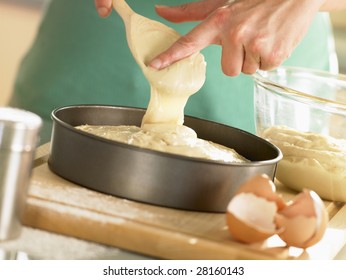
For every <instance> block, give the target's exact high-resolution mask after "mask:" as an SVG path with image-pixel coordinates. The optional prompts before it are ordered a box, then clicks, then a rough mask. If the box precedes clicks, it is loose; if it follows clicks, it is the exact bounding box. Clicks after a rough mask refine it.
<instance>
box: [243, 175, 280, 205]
mask: <svg viewBox="0 0 346 280" xmlns="http://www.w3.org/2000/svg"><path fill="white" fill-rule="evenodd" d="M238 193H252V194H254V195H256V196H258V197H262V198H265V199H267V200H268V201H273V202H275V203H276V205H277V207H278V210H279V211H280V210H281V209H283V208H285V207H286V203H285V202H284V200H283V199H282V197H281V196H280V195H279V194H278V193H276V187H275V184H274V182H273V181H272V180H271V179H270V178H269V176H268V175H266V174H259V175H255V176H254V177H252V178H251V179H249V180H248V181H246V182H245V183H244V184H242V185H241V186H240V187H239V189H238V191H237V194H238Z"/></svg>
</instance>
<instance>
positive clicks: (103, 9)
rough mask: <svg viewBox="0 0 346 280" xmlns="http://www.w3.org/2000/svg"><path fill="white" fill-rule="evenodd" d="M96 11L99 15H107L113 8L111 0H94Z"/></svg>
mask: <svg viewBox="0 0 346 280" xmlns="http://www.w3.org/2000/svg"><path fill="white" fill-rule="evenodd" d="M94 2H95V7H96V10H97V13H98V14H99V16H100V17H103V18H105V17H108V16H109V15H110V13H111V12H112V9H113V1H112V0H94Z"/></svg>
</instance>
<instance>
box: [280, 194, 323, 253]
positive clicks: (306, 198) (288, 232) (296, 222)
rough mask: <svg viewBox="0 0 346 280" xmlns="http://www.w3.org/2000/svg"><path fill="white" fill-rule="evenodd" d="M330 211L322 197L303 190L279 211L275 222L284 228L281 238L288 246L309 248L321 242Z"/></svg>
mask: <svg viewBox="0 0 346 280" xmlns="http://www.w3.org/2000/svg"><path fill="white" fill-rule="evenodd" d="M328 220H329V217H328V212H327V210H326V209H325V207H324V204H323V201H322V200H321V198H320V197H319V196H318V195H317V194H316V193H315V192H314V191H311V190H303V192H301V193H299V194H298V195H297V196H296V198H295V199H294V200H293V202H292V203H291V204H290V205H288V206H287V207H286V208H284V209H282V210H281V211H279V212H278V214H277V216H276V218H275V222H276V224H277V225H278V226H279V227H280V228H282V232H280V233H279V236H280V238H281V239H282V240H283V241H285V242H286V244H287V245H288V246H294V247H299V248H303V249H305V248H308V247H310V246H312V245H314V244H316V243H317V242H319V241H320V240H321V239H322V237H323V235H324V233H325V231H326V228H327V224H328Z"/></svg>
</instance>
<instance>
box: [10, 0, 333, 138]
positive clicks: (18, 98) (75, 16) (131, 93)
mask: <svg viewBox="0 0 346 280" xmlns="http://www.w3.org/2000/svg"><path fill="white" fill-rule="evenodd" d="M127 2H128V3H129V5H130V6H131V7H132V8H133V9H134V10H135V11H136V12H137V13H139V14H141V15H143V16H146V17H148V18H151V19H154V20H158V21H163V22H164V23H165V24H167V25H169V26H171V27H172V28H174V29H176V30H177V31H178V32H180V33H181V34H185V33H187V32H188V31H189V30H191V28H192V27H193V26H194V25H195V24H196V23H181V24H173V23H169V22H167V21H165V20H163V19H161V18H160V17H159V16H157V15H156V13H155V11H154V5H155V4H163V5H164V4H166V5H175V4H180V3H186V0H146V1H143V0H128V1H127ZM283 20H284V19H283ZM297 28H299V27H297ZM330 35H331V28H330V24H329V17H328V15H327V14H319V15H318V16H317V17H316V19H315V20H314V22H313V23H312V26H311V28H310V30H309V32H308V34H307V35H306V36H305V38H304V40H303V41H302V42H301V43H300V45H299V46H298V47H297V48H296V50H295V51H294V53H293V54H292V55H291V57H290V58H289V59H288V60H287V61H286V62H285V63H284V64H286V65H295V66H302V67H309V68H316V69H323V70H330V67H331V66H330V55H331V54H332V53H333V42H332V40H330ZM202 53H203V54H204V56H205V60H206V62H207V77H206V82H205V84H204V86H203V87H202V89H201V90H200V91H199V92H197V93H196V94H194V95H193V96H192V97H191V98H190V99H189V101H188V103H187V105H186V108H185V114H186V115H192V116H197V117H200V118H205V119H209V120H213V121H217V122H221V123H224V124H228V125H231V126H235V127H239V128H241V129H244V130H247V131H250V132H254V131H255V125H254V109H253V81H252V78H251V76H248V75H243V74H241V75H239V76H237V77H232V78H231V77H228V76H226V75H224V74H223V73H222V70H221V63H220V61H221V47H220V46H209V47H207V48H206V49H204V50H203V51H202ZM149 95H150V88H149V84H148V82H147V80H146V79H145V77H144V76H143V74H142V72H141V70H140V68H139V66H138V65H137V64H136V62H135V61H134V59H133V57H132V54H131V52H130V50H129V48H128V46H127V42H126V35H125V30H124V24H123V22H122V20H121V19H120V17H119V16H118V15H117V14H116V13H115V12H114V11H113V12H112V14H111V16H110V17H109V18H107V19H102V18H100V17H99V16H98V14H97V13H96V10H95V7H94V3H93V1H92V0H89V1H86V0H73V1H71V0H52V1H51V2H50V5H49V6H48V7H47V9H46V11H45V15H44V17H43V19H42V23H41V25H40V28H39V30H38V33H37V36H36V39H35V41H34V43H33V45H32V47H31V48H30V50H29V51H28V53H27V54H26V56H25V57H24V59H23V61H22V64H21V67H20V69H19V72H18V76H17V79H16V83H15V88H14V92H13V96H12V99H11V101H10V105H11V106H15V107H19V108H24V109H26V110H29V111H32V112H35V113H36V114H38V115H40V116H41V117H42V118H43V121H44V127H43V130H42V136H41V137H42V140H41V142H42V143H44V142H47V141H49V139H50V133H51V118H50V114H51V112H52V110H53V109H55V108H58V107H61V106H65V105H73V104H111V105H126V106H133V107H142V108H146V107H147V104H148V101H149V97H150V96H149Z"/></svg>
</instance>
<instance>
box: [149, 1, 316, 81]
mask: <svg viewBox="0 0 346 280" xmlns="http://www.w3.org/2000/svg"><path fill="white" fill-rule="evenodd" d="M321 5H322V0H290V1H287V0H236V1H226V0H202V1H199V2H193V3H189V4H184V5H181V6H175V7H167V6H157V7H156V12H157V13H158V14H159V15H160V16H162V17H163V18H165V19H167V20H169V21H171V22H177V23H178V22H185V21H202V22H201V23H200V24H199V25H197V26H196V27H195V28H194V29H192V30H191V31H190V32H189V33H188V34H186V35H185V36H182V37H181V38H180V39H179V40H178V41H177V42H176V43H174V44H173V45H172V46H171V47H170V48H169V49H168V50H166V51H165V52H163V53H162V54H160V55H158V56H157V57H156V58H155V59H153V61H152V62H151V63H150V64H149V66H150V67H153V68H156V69H162V68H165V67H167V66H169V65H170V64H172V63H173V62H175V61H178V60H180V59H183V58H184V57H187V56H189V55H191V54H193V53H195V52H197V51H200V50H202V49H203V48H205V47H207V46H208V45H211V44H218V45H221V46H222V57H221V65H222V70H223V72H224V73H225V74H226V75H229V76H236V75H238V74H240V72H243V73H245V74H253V73H254V72H256V71H257V70H258V69H262V70H269V69H272V68H275V67H277V66H279V65H280V64H281V63H282V62H283V61H284V60H285V59H287V58H288V57H289V55H290V54H291V52H292V51H293V50H294V48H295V47H296V46H297V45H298V43H299V42H300V41H301V39H302V38H303V36H304V35H305V33H306V32H307V30H308V28H309V26H310V24H311V21H312V19H313V18H314V16H315V15H316V13H317V12H318V10H319V7H320V6H321ZM316 43H318V42H316Z"/></svg>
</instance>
